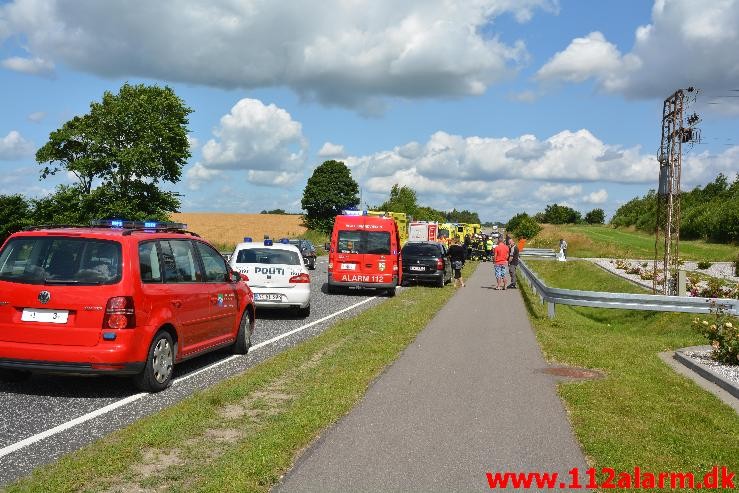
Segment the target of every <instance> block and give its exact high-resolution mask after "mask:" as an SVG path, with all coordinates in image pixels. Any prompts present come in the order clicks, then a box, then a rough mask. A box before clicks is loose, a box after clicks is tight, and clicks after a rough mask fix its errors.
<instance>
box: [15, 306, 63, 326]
mask: <svg viewBox="0 0 739 493" xmlns="http://www.w3.org/2000/svg"><path fill="white" fill-rule="evenodd" d="M68 316H69V312H68V311H67V310H47V309H44V308H24V309H23V313H22V314H21V320H22V321H24V322H44V323H49V324H66V323H67V317H68Z"/></svg>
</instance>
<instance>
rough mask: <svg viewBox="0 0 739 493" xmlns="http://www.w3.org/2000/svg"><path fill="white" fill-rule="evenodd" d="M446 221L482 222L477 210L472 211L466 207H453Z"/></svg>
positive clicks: (447, 214)
mask: <svg viewBox="0 0 739 493" xmlns="http://www.w3.org/2000/svg"><path fill="white" fill-rule="evenodd" d="M446 222H450V223H467V224H480V216H479V215H478V214H477V212H471V211H468V210H466V209H465V210H461V211H458V210H457V209H452V211H451V212H447V213H446Z"/></svg>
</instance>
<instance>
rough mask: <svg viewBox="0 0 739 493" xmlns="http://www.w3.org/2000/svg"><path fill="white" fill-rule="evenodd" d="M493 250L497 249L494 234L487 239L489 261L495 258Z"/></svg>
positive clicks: (486, 252) (486, 246) (486, 253)
mask: <svg viewBox="0 0 739 493" xmlns="http://www.w3.org/2000/svg"><path fill="white" fill-rule="evenodd" d="M493 250H495V241H494V240H493V237H492V236H488V238H487V239H486V240H485V257H486V260H487V261H488V262H490V261H491V260H493Z"/></svg>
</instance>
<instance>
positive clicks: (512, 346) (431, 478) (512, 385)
mask: <svg viewBox="0 0 739 493" xmlns="http://www.w3.org/2000/svg"><path fill="white" fill-rule="evenodd" d="M493 286H494V279H493V275H492V265H491V264H481V265H480V266H479V267H478V269H477V270H476V272H475V273H474V274H473V275H472V277H471V279H469V281H468V282H467V286H466V287H464V288H460V289H459V290H458V292H457V293H456V295H455V296H454V297H453V298H452V299H451V300H450V301H449V302H448V303H447V304H446V306H444V307H443V308H442V309H441V310H440V311H439V313H438V314H437V315H436V317H434V319H433V320H432V321H431V322H430V323H429V325H428V326H427V327H426V328H425V329H424V330H423V331H422V332H421V334H419V336H418V338H417V339H416V340H415V341H414V342H413V343H412V344H411V345H410V346H409V347H408V348H407V349H406V350H405V351H404V352H403V353H402V355H401V356H400V358H399V359H398V360H397V361H396V362H395V363H394V364H393V365H392V366H391V367H389V368H388V369H387V371H386V372H385V373H383V374H382V375H381V376H380V377H379V378H378V380H377V381H375V382H374V384H372V386H371V387H370V388H369V390H368V392H367V394H366V396H365V397H364V398H363V399H362V401H361V402H360V403H359V404H358V405H357V407H356V408H354V409H353V410H352V411H351V412H350V413H349V414H348V415H347V416H345V417H344V418H343V419H342V420H341V421H339V422H338V423H337V424H336V425H335V426H334V427H332V428H330V429H329V430H327V431H326V432H325V433H324V435H323V436H321V437H320V438H319V439H318V440H316V442H315V443H314V444H313V445H311V446H310V447H309V448H308V449H307V450H306V451H305V452H304V453H303V454H302V456H301V457H300V458H299V459H298V461H297V464H296V465H295V467H294V468H293V469H292V470H291V471H290V472H289V473H288V474H287V475H286V476H285V477H284V478H283V481H282V483H281V484H280V485H278V486H277V487H276V488H275V491H279V492H289V491H296V492H298V491H299V492H312V491H315V492H339V491H343V492H348V491H353V492H354V491H367V492H380V491H424V492H429V491H485V490H487V491H490V488H489V487H488V482H487V479H486V476H485V473H486V472H488V471H490V472H495V471H516V472H518V471H521V472H527V471H536V472H549V471H558V472H559V473H560V475H561V476H562V477H563V478H564V479H563V481H567V480H568V479H569V477H568V476H567V471H569V470H570V469H572V468H573V467H579V468H581V470H582V471H584V470H585V468H586V464H585V459H584V457H583V454H582V452H581V450H580V447H579V445H578V443H577V441H576V440H575V438H574V435H573V433H572V429H571V427H570V425H569V422H568V421H567V416H566V412H565V410H564V406H563V404H562V402H561V400H560V399H559V397H558V396H557V394H556V389H555V385H556V380H555V378H554V377H550V376H548V375H546V374H542V373H540V372H538V371H537V370H541V369H543V368H545V367H546V363H545V361H544V359H543V357H542V355H541V352H540V349H539V345H538V343H537V341H536V338H535V336H534V333H533V330H532V328H531V325H530V324H529V320H528V317H527V315H526V309H525V307H524V304H523V300H522V298H521V295H520V293H519V292H518V291H517V290H507V291H495V290H493V289H491V288H492V287H493ZM534 490H535V488H532V489H531V490H528V491H534Z"/></svg>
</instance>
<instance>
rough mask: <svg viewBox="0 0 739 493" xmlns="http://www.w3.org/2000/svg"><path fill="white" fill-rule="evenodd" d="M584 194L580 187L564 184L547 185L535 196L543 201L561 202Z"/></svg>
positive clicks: (540, 188)
mask: <svg viewBox="0 0 739 493" xmlns="http://www.w3.org/2000/svg"><path fill="white" fill-rule="evenodd" d="M581 193H582V186H580V185H565V184H563V183H545V184H544V185H542V186H540V187H539V189H538V190H537V191H536V192H535V196H536V197H537V198H540V199H542V200H547V201H548V200H553V199H554V200H561V199H565V198H570V197H574V196H575V195H580V194H581Z"/></svg>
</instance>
